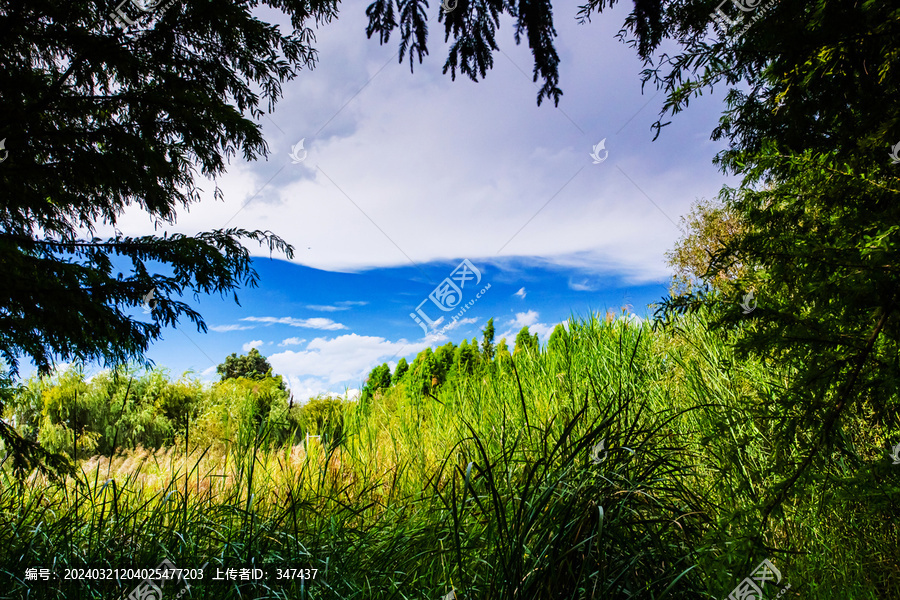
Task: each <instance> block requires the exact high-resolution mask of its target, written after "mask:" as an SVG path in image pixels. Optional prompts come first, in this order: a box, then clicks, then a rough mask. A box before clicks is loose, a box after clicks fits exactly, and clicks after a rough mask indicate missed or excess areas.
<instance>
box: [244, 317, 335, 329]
mask: <svg viewBox="0 0 900 600" xmlns="http://www.w3.org/2000/svg"><path fill="white" fill-rule="evenodd" d="M241 321H251V322H254V323H265V324H266V325H273V324H278V325H290V326H291V327H304V328H306V329H324V330H326V331H334V330H337V329H347V327H346V325H344V324H343V323H337V322H335V321H332V320H331V319H326V318H324V317H312V318H311V319H297V318H295V317H244V318H243V319H241Z"/></svg>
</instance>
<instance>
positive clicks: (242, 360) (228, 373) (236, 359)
mask: <svg viewBox="0 0 900 600" xmlns="http://www.w3.org/2000/svg"><path fill="white" fill-rule="evenodd" d="M271 371H272V365H270V364H269V361H268V359H266V357H265V356H263V355H262V354H260V353H259V350H257V349H256V348H251V349H250V352H248V353H247V354H245V355H241V356H238V355H237V354H235V353H233V352H232V353H231V354H230V355H229V356H227V357H226V358H225V362H224V363H222V364H221V365H219V366H218V367H216V372H217V373H219V375H221V376H222V381H225V380H226V379H237V378H238V377H246V378H247V379H262V378H264V377H266V376H267V375H270V373H271Z"/></svg>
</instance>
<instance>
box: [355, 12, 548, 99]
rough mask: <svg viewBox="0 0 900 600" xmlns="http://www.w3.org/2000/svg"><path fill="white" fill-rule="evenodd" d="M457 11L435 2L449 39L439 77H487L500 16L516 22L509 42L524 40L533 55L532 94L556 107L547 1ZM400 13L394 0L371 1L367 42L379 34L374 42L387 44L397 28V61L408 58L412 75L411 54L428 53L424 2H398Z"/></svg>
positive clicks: (491, 64) (492, 58) (417, 56)
mask: <svg viewBox="0 0 900 600" xmlns="http://www.w3.org/2000/svg"><path fill="white" fill-rule="evenodd" d="M457 2H458V4H457V6H456V8H455V9H454V10H452V11H450V12H445V11H443V10H441V8H440V6H441V3H440V2H435V3H434V6H436V7H437V11H438V21H441V20H443V22H444V41H445V42H446V41H448V40H450V38H451V37H452V38H453V42H452V43H451V44H450V53H449V55H448V57H447V61H446V62H445V63H444V73H446V72H447V71H450V76H451V77H452V78H453V79H454V80H455V79H456V72H457V71H459V73H460V74H462V75H465V76H466V77H469V78H470V79H471V80H472V81H478V78H479V77H481V78H482V79H484V77H486V76H487V72H488V70H490V69H491V68H493V66H494V56H493V53H494V52H496V51H497V50H499V47H498V46H497V43H496V33H497V29H498V28H499V27H500V15H502V14H504V13H505V14H508V15H510V16H511V17H512V18H513V19H515V21H516V24H515V30H514V34H513V35H514V37H515V40H516V43H517V44H519V43H521V41H522V37H523V35H524V37H525V39H526V40H527V42H528V47H529V48H531V53H532V55H533V56H534V72H533V74H534V78H533V79H534V81H538V79H541V80H542V81H543V84H542V85H541V88H540V90H539V91H538V95H537V103H538V104H541V102H543V100H544V99H545V98H547V99H550V98H552V99H553V102H554V104H559V99H560V96H562V90H561V89H560V88H559V86H558V85H557V84H558V83H559V55H558V54H557V52H556V48H555V47H554V46H553V39H554V38H555V37H556V29H555V28H554V26H553V8H552V6H551V2H550V0H529V1H528V2H519V3H516V2H515V1H511V0H457ZM396 5H397V7H398V9H399V10H398V12H399V14H397V13H395V12H394V9H395V3H394V1H393V0H376V1H375V2H373V3H372V4H370V5H369V7H368V9H366V15H368V17H369V24H368V26H367V27H366V35H368V36H369V37H370V38H371V37H372V35H373V34H378V35H377V37H378V41H379V42H380V43H381V44H386V43H388V42H389V41H390V37H391V33H392V32H393V31H394V29H396V28H397V27H398V26H399V28H400V55H399V56H400V62H401V63H402V62H403V60H404V58H406V57H407V56H408V57H409V68H410V71H412V70H413V65H414V62H413V54H415V55H416V58H418V59H419V63H420V64H421V63H422V60H423V57H424V56H425V55H426V54H428V45H427V40H428V16H427V13H426V12H425V9H426V8H427V7H428V6H429V4H428V2H427V1H426V0H401V1H399V2H397V3H396Z"/></svg>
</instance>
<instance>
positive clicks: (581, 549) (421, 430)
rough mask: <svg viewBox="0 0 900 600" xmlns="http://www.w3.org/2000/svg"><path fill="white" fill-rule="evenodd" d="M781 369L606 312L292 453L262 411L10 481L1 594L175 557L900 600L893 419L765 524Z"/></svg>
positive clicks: (557, 588) (534, 593) (459, 591)
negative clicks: (762, 588)
mask: <svg viewBox="0 0 900 600" xmlns="http://www.w3.org/2000/svg"><path fill="white" fill-rule="evenodd" d="M789 376H790V371H789V369H788V368H786V367H777V368H776V367H773V366H771V365H769V366H766V365H763V364H760V363H754V362H737V361H736V360H735V359H734V357H733V355H732V353H731V352H730V350H729V340H728V339H727V338H725V337H723V336H722V335H721V334H719V333H715V332H710V331H709V329H708V327H707V324H706V323H705V321H704V319H703V317H702V315H695V316H693V317H690V318H687V317H686V318H683V319H682V320H681V321H679V322H678V326H677V327H676V328H674V329H673V330H667V331H653V330H652V329H651V328H650V327H649V326H648V325H633V324H632V325H630V324H627V323H625V322H623V321H611V320H602V319H598V318H597V317H595V316H591V317H588V318H585V319H580V320H579V319H576V320H573V321H572V322H571V323H570V324H569V327H568V332H567V333H566V335H564V336H563V337H562V338H561V340H559V343H558V344H555V345H554V347H553V348H548V349H545V350H544V351H542V352H540V353H520V354H518V355H516V356H515V357H513V359H512V360H511V361H508V362H495V363H492V364H491V365H490V367H489V368H486V369H484V370H482V371H480V372H478V373H477V374H473V375H471V376H469V377H466V378H464V379H461V380H457V381H448V382H445V383H444V384H442V385H441V386H439V387H438V389H437V390H436V391H435V393H434V394H433V395H423V394H421V393H418V392H415V391H411V390H405V389H403V386H402V385H400V386H396V387H393V388H391V389H389V390H386V391H384V392H383V393H382V392H379V393H378V394H376V397H375V399H374V400H373V401H372V402H369V403H365V404H354V405H351V406H350V407H348V408H347V409H346V410H345V416H344V422H343V429H342V433H341V435H340V436H337V435H335V432H329V431H327V430H326V431H324V432H320V433H321V434H322V435H323V437H322V438H309V439H307V438H305V437H304V435H303V433H305V432H297V433H298V434H299V435H296V436H290V439H289V441H288V443H286V444H285V443H284V442H283V439H282V438H283V436H281V435H280V434H278V433H277V430H278V427H276V424H275V423H273V422H272V420H271V418H269V416H270V413H267V415H269V416H267V417H266V418H263V419H254V418H252V417H253V414H252V411H253V410H254V409H253V406H255V405H254V404H253V403H250V402H248V403H246V404H245V405H244V406H246V407H248V408H247V409H246V410H249V411H251V412H250V413H248V414H245V415H243V417H241V416H240V415H238V416H237V417H236V419H235V421H234V422H233V423H232V424H231V425H229V427H228V428H224V429H223V431H227V435H224V439H222V440H220V441H217V442H215V443H213V442H211V441H209V440H206V439H203V440H200V442H202V443H198V441H194V442H192V441H191V434H190V430H189V429H187V430H186V431H185V432H184V435H179V436H178V438H177V442H176V444H175V445H174V446H172V447H170V448H168V449H164V450H160V451H156V452H150V451H141V450H138V451H134V452H129V453H127V454H126V455H122V456H115V457H112V458H110V457H93V458H91V459H89V460H86V461H82V462H81V463H80V464H79V473H80V477H79V478H78V479H73V478H70V479H68V480H67V481H65V482H61V483H54V482H52V481H48V480H46V479H45V478H42V477H41V476H40V475H38V474H33V475H32V476H31V477H30V478H28V479H27V480H25V481H23V482H19V481H16V480H15V479H14V478H13V477H12V476H11V475H10V474H9V473H7V472H6V471H0V477H2V482H0V549H2V550H0V573H2V574H0V577H8V580H9V584H8V585H4V586H2V588H0V597H4V598H26V597H28V598H74V597H80V598H118V597H124V596H126V595H127V593H128V592H130V590H131V588H133V587H134V585H135V584H136V583H137V581H132V582H124V583H123V584H122V585H120V586H115V585H113V586H106V588H103V586H97V585H86V586H83V587H82V588H81V589H79V590H78V591H77V592H76V591H73V589H63V588H61V587H60V586H58V585H55V584H52V583H53V582H51V584H42V583H37V584H36V583H34V582H26V581H24V580H23V578H24V573H25V568H26V567H32V566H39V565H44V566H48V565H55V568H56V570H57V572H59V571H60V569H61V568H64V567H66V566H77V565H83V564H89V565H92V566H101V565H106V566H109V567H117V566H119V567H122V566H127V565H132V564H140V565H142V566H155V565H156V564H158V563H159V562H160V560H161V559H162V558H168V559H170V560H171V561H172V562H173V563H175V564H176V565H177V566H179V567H182V568H196V567H199V566H201V565H203V564H204V563H206V564H207V566H206V572H207V574H209V573H211V572H213V571H214V569H215V568H216V567H217V566H218V567H221V566H223V565H230V564H236V563H255V564H265V565H268V566H267V569H269V571H274V568H275V566H277V565H280V566H283V567H289V566H293V567H310V568H315V569H318V573H317V577H316V579H315V581H313V582H311V583H310V582H305V581H304V582H302V584H301V582H300V581H295V582H291V583H288V584H285V583H284V582H276V581H273V580H272V579H271V578H270V579H269V580H268V581H267V582H265V583H264V584H263V585H257V586H255V587H250V586H243V587H241V586H240V585H234V586H231V587H230V588H229V587H222V586H213V585H210V584H209V582H208V581H204V582H203V583H199V584H196V585H194V586H193V587H192V588H191V590H190V593H191V595H190V597H193V598H213V597H215V598H217V599H218V598H239V597H240V598H285V599H286V598H291V599H297V598H299V599H306V598H322V599H324V598H335V599H337V598H341V599H344V598H358V599H362V598H373V599H382V598H383V599H407V598H410V599H411V598H434V599H440V598H443V597H446V595H447V594H449V593H450V592H451V591H452V592H453V594H454V595H455V597H456V598H470V599H485V600H487V599H490V600H507V599H509V600H512V599H522V600H525V599H528V600H537V599H548V600H549V599H551V598H552V599H554V600H555V599H573V600H574V599H589V598H590V599H600V598H609V599H627V598H648V599H651V598H652V599H662V598H669V599H682V598H698V599H699V598H723V597H726V596H727V595H728V593H729V592H730V591H731V590H732V589H733V588H734V587H735V586H736V585H737V584H738V582H740V581H741V580H742V579H743V578H744V577H746V576H748V575H749V574H750V572H751V570H752V568H753V567H754V566H755V565H756V564H758V563H759V562H761V560H762V559H764V558H769V559H770V560H772V562H773V563H774V564H776V565H777V566H778V568H779V570H780V571H781V573H782V574H783V576H784V581H782V585H784V584H785V583H786V582H789V583H790V584H791V589H790V590H789V591H788V592H787V593H786V594H785V595H783V596H782V598H792V597H796V598H799V597H803V598H810V599H812V598H823V599H824V598H865V599H868V598H886V597H900V575H898V573H900V570H898V561H897V559H896V558H894V554H895V553H894V552H893V549H894V548H895V547H896V541H897V534H898V527H897V523H898V522H900V520H894V521H892V522H884V521H881V522H873V521H872V517H874V516H880V517H883V516H884V515H890V514H892V511H896V508H895V507H896V506H898V505H900V503H897V502H896V500H897V496H898V494H897V490H898V486H897V481H898V477H897V474H896V472H893V471H890V469H889V465H887V464H885V461H884V458H883V456H882V455H881V454H879V452H880V448H881V447H883V441H884V440H882V439H880V438H879V435H880V434H879V432H878V430H877V428H873V427H868V428H867V427H862V426H861V427H860V428H859V430H858V431H857V432H855V433H854V435H855V436H856V438H855V439H856V440H857V443H858V444H859V446H860V448H872V450H871V451H870V452H869V453H868V458H869V459H870V462H869V463H867V464H866V465H865V466H864V468H863V469H860V468H858V467H854V466H851V465H848V464H843V463H835V464H832V465H829V467H828V468H827V469H826V470H823V471H821V472H819V473H817V474H816V475H815V476H816V477H819V478H822V479H830V480H831V481H833V482H835V486H834V487H833V488H832V489H833V492H831V493H830V494H828V495H827V497H813V496H804V495H803V494H800V495H797V496H795V497H794V499H793V500H791V502H789V503H787V504H786V505H785V506H784V507H783V509H782V510H781V511H780V512H779V513H777V514H776V515H775V518H774V519H772V520H771V521H770V522H769V523H768V528H767V529H766V530H765V531H762V532H760V531H758V530H757V529H756V528H757V527H758V519H759V514H760V506H761V503H762V502H763V501H764V500H765V499H766V498H767V497H769V495H770V494H771V491H772V489H771V483H770V481H771V477H772V475H773V474H774V473H779V472H781V471H780V470H783V469H785V468H786V467H785V466H786V465H789V464H790V462H791V461H792V460H794V459H795V458H796V457H793V456H792V454H791V451H790V449H780V448H776V447H773V446H772V444H771V443H770V442H769V439H770V435H769V434H770V433H771V431H772V428H773V427H774V420H775V419H777V418H778V416H779V412H778V411H779V408H778V403H777V398H778V392H779V389H780V386H781V385H783V382H784V381H785V378H787V377H789ZM235 424H237V425H235ZM296 441H300V443H294V442H296ZM601 442H602V444H603V451H600V450H599V448H600V446H599V444H601ZM872 473H876V475H875V477H876V479H877V478H880V479H879V480H880V481H881V482H882V484H881V485H880V486H878V487H874V488H873V487H872V486H871V485H870V484H869V483H868V482H870V481H871V479H872ZM812 483H815V482H810V485H812ZM854 485H855V486H856V487H855V488H854V487H853V486H854ZM839 486H843V487H839ZM811 489H812V488H811ZM757 534H761V537H762V543H760V540H759V537H760V535H757ZM271 575H274V573H271ZM208 576H209V575H207V578H208ZM773 591H777V589H776V588H774V587H773V588H771V589H770V590H769V593H770V596H771V597H774V594H773V593H772V592H773ZM76 593H77V594H78V595H76Z"/></svg>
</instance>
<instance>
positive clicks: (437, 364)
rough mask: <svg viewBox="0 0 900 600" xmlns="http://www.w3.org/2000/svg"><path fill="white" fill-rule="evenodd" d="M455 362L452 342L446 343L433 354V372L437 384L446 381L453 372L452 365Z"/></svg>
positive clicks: (454, 349) (454, 347)
mask: <svg viewBox="0 0 900 600" xmlns="http://www.w3.org/2000/svg"><path fill="white" fill-rule="evenodd" d="M455 360H456V346H455V345H454V344H453V342H447V343H446V344H444V345H443V346H441V347H440V348H438V349H437V351H436V352H435V353H434V372H433V373H432V375H433V376H434V377H436V378H437V381H438V383H443V382H445V381H447V378H448V377H449V376H450V373H452V372H453V363H454V361H455Z"/></svg>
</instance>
